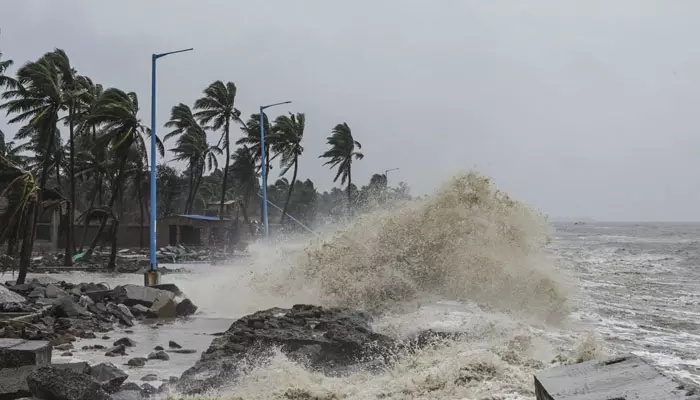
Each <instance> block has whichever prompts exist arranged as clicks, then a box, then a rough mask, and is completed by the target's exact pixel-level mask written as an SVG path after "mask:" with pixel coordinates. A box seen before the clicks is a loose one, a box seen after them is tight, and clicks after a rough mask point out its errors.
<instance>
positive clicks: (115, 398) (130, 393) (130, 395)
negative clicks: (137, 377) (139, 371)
mask: <svg viewBox="0 0 700 400" xmlns="http://www.w3.org/2000/svg"><path fill="white" fill-rule="evenodd" d="M142 399H143V396H142V395H141V388H139V390H120V391H118V392H117V393H114V394H113V395H112V400H142Z"/></svg>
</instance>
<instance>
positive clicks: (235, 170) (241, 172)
mask: <svg viewBox="0 0 700 400" xmlns="http://www.w3.org/2000/svg"><path fill="white" fill-rule="evenodd" d="M253 154H254V153H253V152H252V151H251V150H250V149H249V148H247V147H245V146H243V147H239V148H238V149H236V152H235V153H234V154H233V156H232V157H231V158H232V159H233V165H232V166H231V173H232V174H233V178H234V179H235V181H236V191H237V192H238V193H240V194H242V196H240V198H241V200H240V204H239V206H240V209H241V210H242V211H243V220H244V221H245V222H246V224H248V226H249V227H250V234H251V235H253V236H254V235H255V228H254V227H253V224H252V223H251V222H250V219H249V218H248V204H249V203H248V202H249V201H250V198H251V196H252V195H253V193H257V187H258V176H257V170H256V168H255V156H254V155H253Z"/></svg>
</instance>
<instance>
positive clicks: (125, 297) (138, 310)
mask: <svg viewBox="0 0 700 400" xmlns="http://www.w3.org/2000/svg"><path fill="white" fill-rule="evenodd" d="M196 311H197V307H196V306H195V305H194V304H193V303H192V302H191V301H190V300H189V299H186V298H184V299H183V298H182V293H181V292H180V290H179V289H178V288H177V287H176V286H175V285H160V286H156V287H143V286H138V285H123V286H117V287H116V288H114V289H109V288H108V287H107V286H105V285H103V284H95V283H81V284H77V285H74V284H71V283H66V282H57V281H56V280H54V279H52V278H50V277H46V276H44V277H40V278H34V279H32V280H30V281H29V283H25V284H21V285H16V284H12V283H11V282H8V284H7V285H0V313H3V314H2V315H3V317H4V319H0V338H2V337H5V338H22V339H30V340H49V341H51V344H52V345H55V346H57V345H62V344H65V343H70V342H73V341H75V340H76V338H88V339H94V338H96V334H97V333H104V332H109V331H111V330H112V329H113V328H114V326H115V324H118V325H122V326H127V327H130V326H133V325H134V323H135V321H138V320H142V319H148V318H175V317H183V316H188V315H192V314H194V313H195V312H196Z"/></svg>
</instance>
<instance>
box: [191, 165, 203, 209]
mask: <svg viewBox="0 0 700 400" xmlns="http://www.w3.org/2000/svg"><path fill="white" fill-rule="evenodd" d="M202 175H204V167H203V166H202V167H201V168H199V169H198V170H197V178H196V179H195V183H194V191H193V192H192V200H191V202H190V211H192V209H193V208H194V200H195V199H196V198H197V192H198V191H199V186H200V185H201V184H202Z"/></svg>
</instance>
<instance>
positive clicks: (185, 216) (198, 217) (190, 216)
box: [178, 214, 228, 221]
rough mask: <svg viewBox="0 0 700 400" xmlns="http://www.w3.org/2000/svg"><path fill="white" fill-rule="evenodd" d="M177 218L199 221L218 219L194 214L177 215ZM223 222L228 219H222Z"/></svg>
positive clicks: (217, 218)
mask: <svg viewBox="0 0 700 400" xmlns="http://www.w3.org/2000/svg"><path fill="white" fill-rule="evenodd" d="M178 217H183V218H192V219H199V220H202V221H218V220H219V217H210V216H208V215H196V214H188V215H186V214H182V215H178ZM224 220H225V221H228V218H224Z"/></svg>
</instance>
